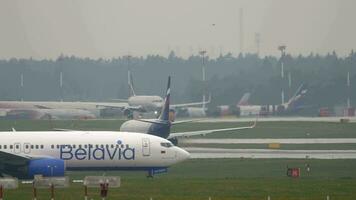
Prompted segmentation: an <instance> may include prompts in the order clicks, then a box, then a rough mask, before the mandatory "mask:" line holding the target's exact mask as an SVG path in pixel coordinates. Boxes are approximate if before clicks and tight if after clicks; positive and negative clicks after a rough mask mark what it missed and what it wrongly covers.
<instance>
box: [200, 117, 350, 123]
mask: <svg viewBox="0 0 356 200" xmlns="http://www.w3.org/2000/svg"><path fill="white" fill-rule="evenodd" d="M341 119H344V120H345V119H346V120H348V121H349V122H351V123H356V117H259V118H258V121H259V122H340V121H341ZM255 120H256V117H246V118H237V117H234V118H232V117H231V118H230V117H229V118H206V119H203V120H199V121H198V122H203V123H204V122H209V123H211V122H253V121H255Z"/></svg>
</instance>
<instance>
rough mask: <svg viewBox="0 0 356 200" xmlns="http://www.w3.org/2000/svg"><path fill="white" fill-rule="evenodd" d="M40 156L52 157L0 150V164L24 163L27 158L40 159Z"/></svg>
mask: <svg viewBox="0 0 356 200" xmlns="http://www.w3.org/2000/svg"><path fill="white" fill-rule="evenodd" d="M41 158H52V157H50V156H41V155H36V156H30V155H25V154H13V153H9V152H4V151H0V164H4V163H6V164H14V165H17V164H25V163H26V162H27V161H29V160H35V159H41Z"/></svg>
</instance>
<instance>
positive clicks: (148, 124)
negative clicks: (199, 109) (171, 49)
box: [120, 77, 256, 145]
mask: <svg viewBox="0 0 356 200" xmlns="http://www.w3.org/2000/svg"><path fill="white" fill-rule="evenodd" d="M170 85H171V77H168V86H167V94H166V98H165V101H164V106H163V107H162V111H161V115H160V116H159V118H158V119H137V120H129V121H126V122H124V123H123V124H122V125H121V127H120V131H125V132H138V133H147V134H151V135H156V136H159V137H162V138H166V139H169V140H170V141H172V142H173V144H175V145H176V144H178V138H179V137H190V136H194V135H206V134H210V133H216V132H222V131H236V130H244V129H251V128H254V127H255V126H256V121H255V122H254V123H253V125H251V126H245V127H233V128H223V129H210V130H201V131H189V132H179V133H171V126H172V125H174V124H180V123H186V122H191V121H194V120H187V121H178V122H171V121H170V119H169V110H170V105H169V104H170V92H171V89H170Z"/></svg>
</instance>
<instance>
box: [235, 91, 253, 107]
mask: <svg viewBox="0 0 356 200" xmlns="http://www.w3.org/2000/svg"><path fill="white" fill-rule="evenodd" d="M250 96H251V93H249V92H246V93H245V94H244V95H243V96H242V97H241V99H240V101H239V103H237V105H238V106H247V105H248V100H249V99H250Z"/></svg>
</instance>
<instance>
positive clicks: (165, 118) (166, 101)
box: [158, 76, 171, 121]
mask: <svg viewBox="0 0 356 200" xmlns="http://www.w3.org/2000/svg"><path fill="white" fill-rule="evenodd" d="M170 98H171V77H170V76H168V84H167V93H166V98H165V99H164V104H163V106H162V111H161V115H160V116H159V118H158V119H159V120H162V121H169V104H170Z"/></svg>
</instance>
